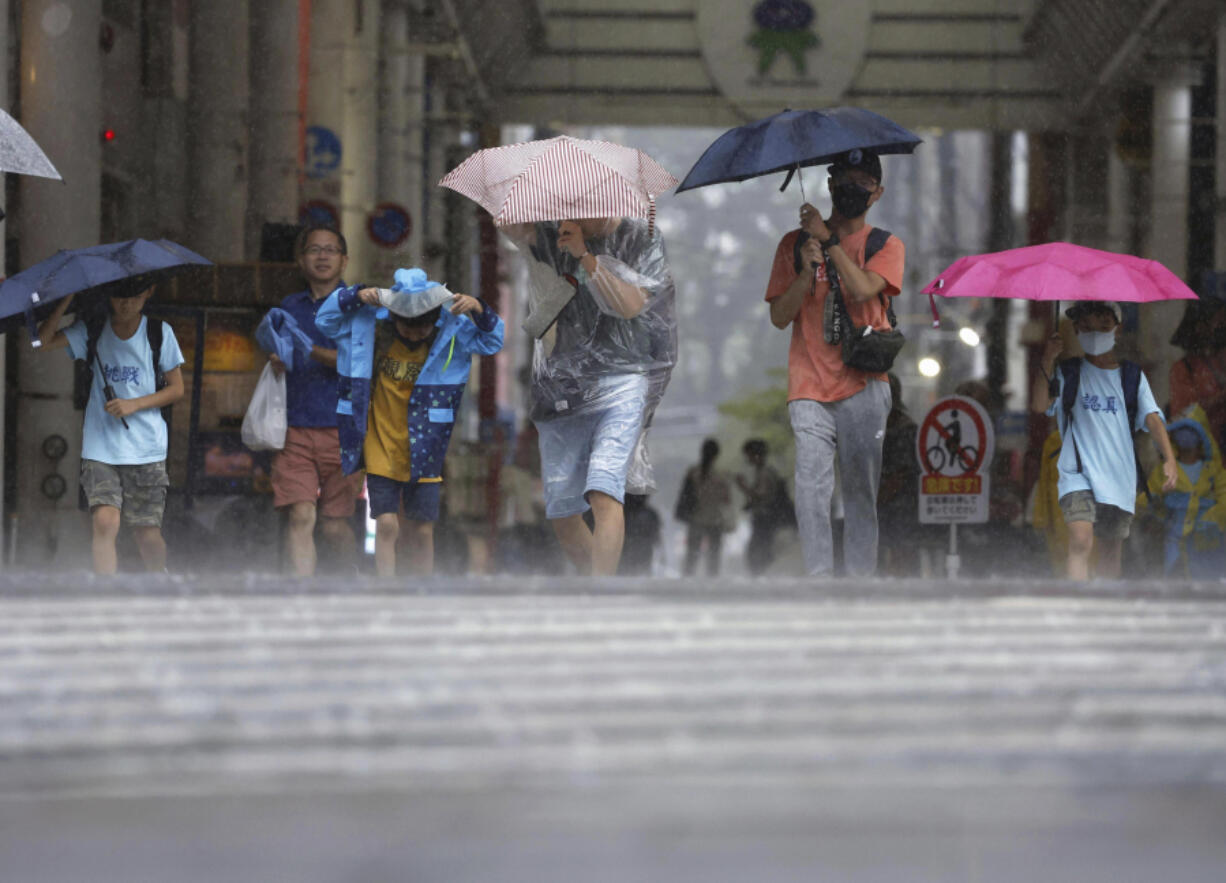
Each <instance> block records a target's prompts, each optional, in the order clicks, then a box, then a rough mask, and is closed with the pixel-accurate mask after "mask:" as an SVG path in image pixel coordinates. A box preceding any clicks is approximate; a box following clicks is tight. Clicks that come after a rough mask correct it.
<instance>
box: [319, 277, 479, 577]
mask: <svg viewBox="0 0 1226 883" xmlns="http://www.w3.org/2000/svg"><path fill="white" fill-rule="evenodd" d="M315 323H316V324H317V325H318V326H319V330H320V331H322V332H323V333H324V334H326V335H327V336H328V337H330V338H332V339H334V340H335V341H336V342H337V359H336V367H337V372H338V373H339V374H340V376H341V378H342V382H341V391H340V396H339V400H338V403H337V411H338V413H339V414H340V419H339V421H338V433H339V436H340V444H341V467H342V468H343V469H344V471H345V473H346V474H347V475H352V474H355V473H357V472H359V471H360V470H362V469H363V468H365V470H366V489H367V492H368V493H369V494H370V514H371V517H372V518H374V520H375V571H376V573H378V575H379V576H383V577H388V576H394V575H395V573H396V543H397V540H398V539H399V538H400V534H401V530H402V521H403V522H404V525H405V526H406V527H407V538H408V545H409V552H410V555H411V561H412V567H413V571H414V573H415V574H417V575H419V576H429V575H431V574H432V573H433V572H434V522H435V521H437V520H438V516H439V502H440V492H441V490H442V481H443V460H444V458H445V457H446V454H447V445H448V444H449V443H450V441H451V431H452V429H453V428H454V426H455V418H456V413H457V412H458V411H459V408H460V399H461V397H462V396H463V394H464V387H465V385H466V384H467V383H468V376H469V374H470V372H471V370H472V357H473V356H474V355H483V356H491V355H493V354H494V353H496V352H498V351H499V350H500V349H502V339H503V322H502V319H500V318H499V317H498V314H497V313H495V312H494V311H493V310H492V309H491V308H490V307H489V306H487V305H486V304H485V303H484V302H483V301H481V300H479V299H477V298H475V297H472V296H470V295H467V294H453V293H452V292H450V291H448V290H447V288H446V287H445V286H442V285H440V284H438V283H437V282H433V281H431V280H430V279H429V278H427V276H426V274H425V271H423V270H420V269H417V268H414V269H409V270H397V271H396V282H395V284H394V285H393V286H392V288H390V289H386V288H358V287H357V286H354V287H350V288H341V289H338V290H336V291H335V292H333V293H332V294H331V295H329V297H328V299H327V300H326V301H325V302H324V304H323V306H322V307H320V309H319V314H318V315H317V316H316V317H315Z"/></svg>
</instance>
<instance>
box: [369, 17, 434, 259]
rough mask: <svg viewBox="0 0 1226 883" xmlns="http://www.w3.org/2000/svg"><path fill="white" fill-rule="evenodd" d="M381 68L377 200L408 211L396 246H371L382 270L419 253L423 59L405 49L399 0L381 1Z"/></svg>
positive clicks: (406, 28) (407, 46)
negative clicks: (405, 234) (406, 228)
mask: <svg viewBox="0 0 1226 883" xmlns="http://www.w3.org/2000/svg"><path fill="white" fill-rule="evenodd" d="M380 30H381V31H382V37H383V46H382V51H383V72H382V82H381V85H380V95H381V100H380V103H379V185H378V201H379V202H391V203H395V204H396V205H399V206H402V207H403V208H404V209H405V210H406V211H408V213H409V216H410V218H411V221H412V227H411V229H410V233H409V238H408V240H407V241H406V242H405V243H403V244H402V245H401V246H399V247H398V248H396V249H386V248H380V247H376V252H377V253H378V255H379V257H380V258H381V260H380V261H378V263H379V265H380V273H383V272H384V271H385V269H387V268H391V269H395V268H396V267H399V266H410V265H415V264H418V263H419V262H420V261H421V257H422V249H421V246H422V211H421V207H422V198H423V192H422V191H423V171H424V168H423V162H422V134H423V132H424V127H425V119H424V116H425V106H424V91H423V90H424V81H425V57H424V56H423V55H421V54H418V53H414V52H412V51H411V49H410V43H411V40H410V32H409V14H408V9H407V7H406V6H405V5H404V4H402V3H396V2H385V3H384V6H383V20H382V23H381V28H380Z"/></svg>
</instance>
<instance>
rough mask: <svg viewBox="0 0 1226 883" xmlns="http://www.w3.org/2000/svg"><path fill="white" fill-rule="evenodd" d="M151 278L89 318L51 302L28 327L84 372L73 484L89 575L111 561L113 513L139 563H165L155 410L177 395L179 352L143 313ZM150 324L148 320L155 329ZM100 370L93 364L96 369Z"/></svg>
mask: <svg viewBox="0 0 1226 883" xmlns="http://www.w3.org/2000/svg"><path fill="white" fill-rule="evenodd" d="M153 290H154V289H153V286H149V287H146V288H143V289H138V288H133V289H132V290H130V291H124V292H122V293H120V294H117V295H114V296H112V297H110V298H108V313H107V315H106V316H105V317H101V316H100V317H99V318H98V320H93V319H91V320H87V319H85V318H83V317H81V316H78V317H77V320H76V321H75V322H73V324H72V325H70V326H68V327H67V328H64V329H60V328H59V325H60V321H61V320H62V319H63V318H64V313H65V312H66V311H67V310H68V306H69V304H71V303H72V296H71V295H69V296H68V297H65V298H63V299H61V300H60V301H58V302H57V303H56V305H55V309H54V310H53V311H52V313H51V315H50V316H49V317H47V319H45V320H44V321H43V322H42V323H41V324H40V325H39V326H38V339H39V341H40V342H41V344H42V346H41V348H40V350H39V352H47V351H49V350H55V349H63V348H64V347H67V348H68V351H69V353H70V354H71V355H72V357H73V358H74V359H79V360H82V361H84V362H85V365H86V368H87V370H88V371H89V374H90V378H91V380H90V384H89V401H88V403H87V404H86V406H85V421H84V424H83V426H82V430H81V491H82V494H83V496H84V498H85V501H86V505H87V506H88V508H89V512H90V521H91V525H92V532H93V542H92V548H91V551H92V558H93V568H94V572H95V573H99V574H112V573H115V572H116V571H117V570H118V569H119V558H118V555H117V553H116V550H115V541H116V539H117V538H118V536H119V527H120V521H121V520H122V522H123V523H124V524H126V525H128V527H130V528H131V530H132V536H133V537H134V538H135V539H136V545H137V548H138V549H139V550H140V556H141V561H142V562H143V563H144V565H145V569H146V570H148V571H151V572H158V571H163V570H165V569H166V542H165V540H164V539H163V538H162V516H163V515H164V514H165V510H166V488H167V486H168V485H169V484H170V479H169V477H168V476H167V473H166V448H167V441H168V439H167V428H166V421H165V419H164V418H163V417H162V412H161V409H162V408H164V407H166V406H168V405H171V404H173V403H174V402H177V401H178V400H179V399H181V398H182V397H183V372H182V370H181V369H180V367H179V366H180V365H182V364H183V353H182V352H181V351H180V350H179V342H178V341H177V340H176V339H175V333H174V329H172V328H171V327H170V325H169V324H168V323H166V322H162V321H161V320H157V319H149V318H148V317H146V316H145V314H144V308H145V304H146V303H147V302H148V300H149V298H150V297H151V296H152V295H153ZM155 326H156V327H155ZM99 369H101V370H99Z"/></svg>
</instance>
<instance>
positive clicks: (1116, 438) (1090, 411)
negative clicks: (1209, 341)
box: [1047, 359, 1162, 512]
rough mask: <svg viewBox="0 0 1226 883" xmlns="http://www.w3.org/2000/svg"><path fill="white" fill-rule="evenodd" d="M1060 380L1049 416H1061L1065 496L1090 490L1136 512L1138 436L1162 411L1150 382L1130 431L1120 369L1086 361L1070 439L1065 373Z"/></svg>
mask: <svg viewBox="0 0 1226 883" xmlns="http://www.w3.org/2000/svg"><path fill="white" fill-rule="evenodd" d="M1057 376H1058V378H1059V385H1060V394H1059V395H1057V396H1056V400H1055V401H1054V402H1053V403H1052V405H1051V407H1050V408H1048V409H1047V413H1048V414H1049V415H1054V416H1055V417H1056V420H1057V421H1058V423H1059V425H1060V437H1061V438H1062V439H1064V444H1063V445H1062V446H1061V448H1060V457H1059V459H1058V460H1057V462H1056V468H1057V469H1058V471H1059V474H1060V478H1059V480H1058V482H1057V492H1058V494H1059V496H1061V497H1063V496H1065V495H1066V494H1071V493H1072V492H1073V491H1090V492H1091V493H1093V494H1094V502H1096V503H1099V504H1102V505H1108V506H1115V507H1116V508H1119V509H1123V510H1124V511H1125V512H1133V511H1134V510H1135V508H1136V499H1137V466H1136V456H1135V453H1134V449H1133V441H1132V435H1133V433H1134V432H1136V431H1138V430H1142V429H1145V428H1146V427H1145V418H1146V417H1147V416H1149V415H1150V414H1159V415H1161V413H1162V411H1161V409H1160V408H1159V407H1158V403H1157V402H1156V401H1155V400H1154V394H1153V392H1152V391H1151V390H1150V388H1149V381H1148V380H1147V379H1146V377H1145V375H1144V374H1142V375H1141V381H1140V385H1139V386H1138V388H1137V422H1136V425H1135V426H1132V427H1129V426H1128V412H1127V409H1126V408H1125V406H1124V385H1123V381H1122V380H1121V379H1120V369H1119V368H1098V367H1095V366H1094V365H1091V364H1090V363H1089V362H1088V361H1086V360H1084V359H1083V360H1082V362H1081V379H1080V380H1079V382H1078V384H1077V401H1076V403H1075V404H1074V405H1073V420H1072V428H1071V435H1070V428H1069V427H1068V426H1066V425H1065V420H1064V404H1063V402H1064V373H1063V372H1059V373H1058V375H1057ZM1070 438H1071V439H1072V441H1074V442H1075V443H1076V445H1075V446H1074V445H1073V444H1071V443H1070ZM1078 454H1080V455H1081V471H1080V472H1078V471H1077V455H1078Z"/></svg>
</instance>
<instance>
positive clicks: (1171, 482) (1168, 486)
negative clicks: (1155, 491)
mask: <svg viewBox="0 0 1226 883" xmlns="http://www.w3.org/2000/svg"><path fill="white" fill-rule="evenodd" d="M1162 475H1163V477H1164V478H1165V479H1166V480H1165V481H1163V482H1162V492H1163V493H1164V494H1165V493H1166V492H1167V491H1173V490H1175V481H1176V480H1177V479H1178V478H1179V467H1177V466H1176V465H1175V461H1174V460H1166V461H1164V462H1163V463H1162Z"/></svg>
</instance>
